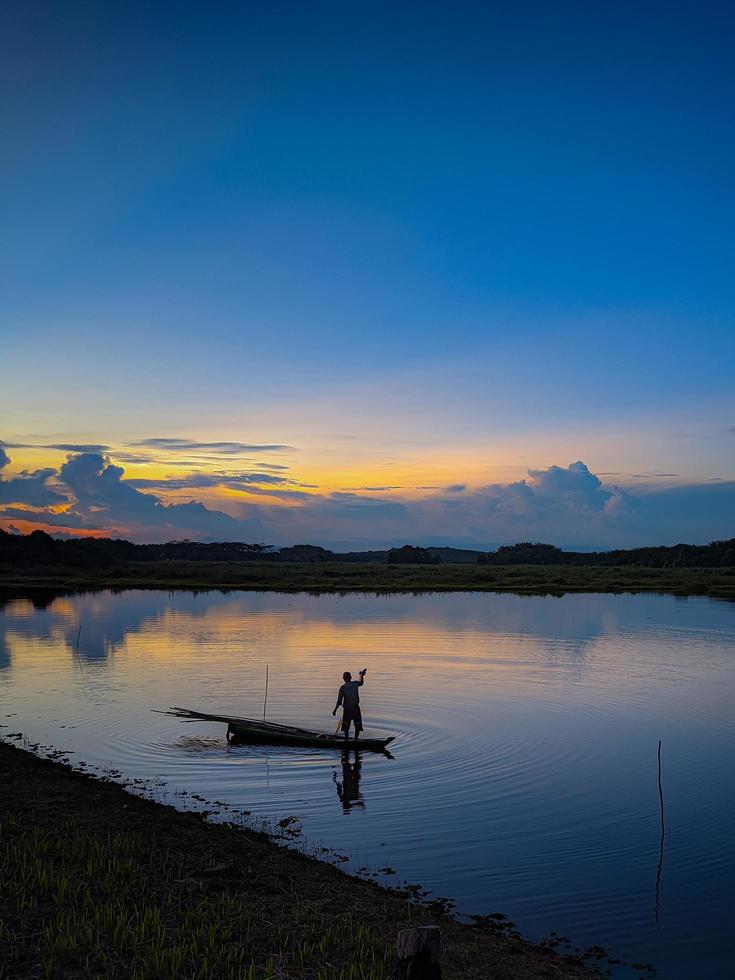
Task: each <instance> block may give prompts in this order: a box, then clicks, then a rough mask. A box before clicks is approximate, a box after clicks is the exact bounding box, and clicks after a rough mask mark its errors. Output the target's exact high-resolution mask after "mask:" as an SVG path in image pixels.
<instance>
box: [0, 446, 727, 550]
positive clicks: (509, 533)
mask: <svg viewBox="0 0 735 980" xmlns="http://www.w3.org/2000/svg"><path fill="white" fill-rule="evenodd" d="M216 445H220V444H219V443H217V444H216ZM6 447H7V444H5V445H2V444H0V519H2V520H3V522H4V523H5V524H6V526H7V523H8V522H10V521H12V522H14V523H18V522H21V521H25V522H26V524H28V523H30V524H39V525H42V526H44V525H46V526H49V527H52V528H56V529H59V530H60V529H64V530H68V531H70V532H79V531H81V530H87V531H90V530H91V531H95V532H96V533H100V534H114V535H119V536H125V537H130V538H132V539H134V540H140V541H145V540H149V541H150V540H170V539H172V538H180V537H192V538H199V539H202V540H226V539H229V540H249V541H254V540H257V541H267V542H270V543H275V544H293V543H295V542H303V541H310V542H313V543H315V544H319V543H324V544H337V543H341V542H345V541H352V542H355V541H358V540H360V541H362V543H363V546H365V547H370V546H373V547H379V546H380V547H382V546H385V545H388V544H397V543H405V542H406V541H411V542H413V543H417V544H422V543H431V542H436V541H438V540H442V541H443V542H445V543H447V544H451V543H458V544H461V545H464V546H467V547H473V546H475V547H489V546H494V545H497V544H509V543H513V542H515V541H519V540H529V539H531V540H541V541H548V542H550V543H552V544H559V545H561V546H565V547H570V546H579V547H598V548H605V547H608V548H614V547H631V546H637V545H643V544H658V543H661V544H673V543H676V542H677V541H692V542H695V543H696V542H704V541H707V540H710V539H712V538H717V537H729V536H731V535H732V534H733V514H735V482H732V481H724V480H723V481H719V482H718V481H710V482H709V483H707V484H699V485H696V486H694V485H691V486H678V487H673V488H665V487H664V486H662V485H659V486H656V485H655V484H652V483H646V484H643V485H642V486H640V487H636V489H635V490H634V491H631V489H630V488H625V487H621V486H616V485H612V484H607V483H604V482H603V480H602V479H601V477H600V474H599V473H594V472H592V471H591V470H590V469H589V467H588V466H587V465H586V464H585V463H584V462H582V461H581V460H577V461H576V462H573V463H570V464H569V465H568V466H558V465H553V466H549V467H547V468H544V469H531V470H529V471H528V473H527V476H526V478H525V479H522V480H516V481H514V482H511V483H496V484H491V485H489V486H484V487H479V488H472V487H468V486H467V485H466V484H463V483H455V484H450V485H448V486H447V485H445V486H435V487H433V488H431V489H432V490H433V492H428V493H423V494H421V495H413V496H411V495H408V494H407V495H405V496H404V495H403V494H401V493H400V488H398V487H389V486H387V485H386V486H380V487H378V486H377V485H376V486H369V487H364V488H355V489H351V490H338V491H332V492H326V491H325V492H319V488H318V487H314V486H307V485H305V484H300V483H298V482H297V481H296V480H292V479H290V478H289V477H287V476H285V475H283V474H282V473H278V472H275V473H274V472H272V471H271V470H269V469H268V468H267V467H266V466H265V465H259V464H258V463H256V462H253V467H252V469H244V468H242V469H237V470H230V469H221V470H219V471H217V472H211V470H208V471H205V472H200V471H198V470H197V469H191V470H188V471H185V472H182V473H181V475H174V476H170V477H165V478H160V479H142V478H141V479H130V480H128V479H125V471H124V468H123V467H122V466H120V465H118V461H117V459H115V460H111V459H110V458H109V457H108V456H107V455H105V454H102V453H73V454H70V455H69V457H68V458H67V460H66V462H65V463H64V464H63V465H62V466H61V467H59V468H58V469H53V468H48V469H44V470H37V471H35V472H33V473H21V474H19V475H14V476H13V477H12V478H7V479H2V478H1V477H2V473H3V472H4V471H5V470H6V468H7V466H8V464H9V462H10V460H9V457H8V454H7V451H6ZM209 463H210V466H211V458H210V461H209ZM425 489H426V490H429V489H430V488H428V487H427V488H425ZM223 490H227V491H232V490H239V491H242V493H243V496H239V495H238V494H233V493H228V494H227V504H226V506H227V507H228V510H230V511H231V512H230V513H225V512H223V511H221V510H215V509H212V506H211V501H212V499H213V497H214V496H215V495H216V494H217V493H218V492H220V493H221V492H222V491H223ZM307 490H308V491H312V492H306V491H307ZM389 490H390V491H391V493H390V495H389V496H387V495H386V494H385V492H386V491H389ZM187 491H188V492H190V493H191V495H192V496H193V497H196V495H197V494H202V495H204V494H206V495H207V496H206V498H205V499H206V500H207V501H208V503H204V502H202V501H201V500H197V499H192V500H189V501H186V502H182V501H180V500H177V499H176V498H171V497H169V498H167V496H166V495H167V494H169V493H176V494H181V493H182V492H187ZM313 491H316V492H313ZM255 498H258V499H255ZM21 526H22V525H21Z"/></svg>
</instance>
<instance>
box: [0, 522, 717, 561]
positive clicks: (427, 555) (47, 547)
mask: <svg viewBox="0 0 735 980" xmlns="http://www.w3.org/2000/svg"><path fill="white" fill-rule="evenodd" d="M160 561H207V562H295V563H299V564H303V563H322V562H353V563H354V562H373V563H387V564H389V565H437V564H456V563H462V564H478V565H607V566H623V565H637V566H641V567H648V568H712V567H724V566H730V567H732V566H735V538H730V539H728V540H726V541H712V542H711V543H710V544H706V545H694V544H676V545H672V546H671V547H656V548H629V549H625V550H618V551H591V552H589V551H562V550H561V548H557V547H556V546H555V545H551V544H541V543H538V542H530V541H524V542H521V543H520V544H514V545H503V546H502V547H500V548H497V549H496V550H495V551H489V552H482V551H474V550H470V549H464V548H438V547H437V548H431V547H430V548H420V547H414V546H413V545H404V546H403V547H402V548H393V549H391V550H384V551H351V552H347V553H343V554H340V553H337V552H333V551H330V550H329V549H328V548H321V547H319V546H318V545H311V544H300V545H294V546H293V547H289V548H274V547H273V546H272V545H267V544H246V543H243V542H241V541H221V542H214V543H203V542H199V541H169V542H168V543H166V544H134V543H133V542H132V541H125V540H123V539H120V538H89V537H87V538H65V539H59V538H53V537H51V535H50V534H46V532H45V531H33V532H32V533H31V534H27V535H22V534H8V533H7V532H6V531H2V530H0V564H2V565H12V566H16V567H20V566H39V565H43V566H57V567H83V568H107V567H110V566H111V565H115V564H119V563H125V562H160Z"/></svg>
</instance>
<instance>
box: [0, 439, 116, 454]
mask: <svg viewBox="0 0 735 980" xmlns="http://www.w3.org/2000/svg"><path fill="white" fill-rule="evenodd" d="M5 445H6V446H8V448H9V449H55V450H57V451H58V452H64V453H67V452H68V453H105V452H108V451H109V449H110V447H109V446H101V445H97V444H96V443H77V442H44V443H36V442H33V443H32V442H6V443H5Z"/></svg>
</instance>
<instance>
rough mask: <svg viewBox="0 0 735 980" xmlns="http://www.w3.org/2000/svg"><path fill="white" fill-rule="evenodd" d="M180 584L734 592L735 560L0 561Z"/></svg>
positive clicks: (104, 583)
mask: <svg viewBox="0 0 735 980" xmlns="http://www.w3.org/2000/svg"><path fill="white" fill-rule="evenodd" d="M23 589H26V590H42V589H47V590H49V591H52V590H59V591H62V592H74V591H91V590H97V589H184V590H204V589H219V590H225V591H227V590H241V591H258V592H261V591H272V592H310V593H315V594H317V593H325V594H334V593H337V594H339V593H345V594H346V593H350V592H371V593H397V594H399V593H410V594H413V593H421V592H488V593H492V592H496V593H515V594H517V595H552V596H562V595H565V594H568V593H590V592H598V593H611V594H621V593H641V592H657V593H664V594H668V595H674V596H690V595H692V596H695V595H701V596H708V597H710V598H713V599H715V598H716V599H733V600H735V567H732V568H731V567H722V568H651V567H646V566H613V567H610V566H607V565H494V566H488V565H463V564H444V565H387V564H370V563H365V564H361V563H343V562H324V563H298V564H297V563H293V564H290V563H285V562H271V563H262V564H261V563H255V562H253V563H251V562H198V561H189V562H180V561H161V562H129V563H125V564H120V565H115V566H112V567H109V568H104V569H100V568H90V569H83V568H78V567H54V566H39V567H34V568H28V569H23V570H21V569H17V568H9V567H8V566H5V567H4V568H0V590H3V591H9V590H12V591H15V590H23Z"/></svg>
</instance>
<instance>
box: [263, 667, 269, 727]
mask: <svg viewBox="0 0 735 980" xmlns="http://www.w3.org/2000/svg"><path fill="white" fill-rule="evenodd" d="M267 704H268V664H266V665H265V696H264V697H263V723H265V709H266V705H267Z"/></svg>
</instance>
